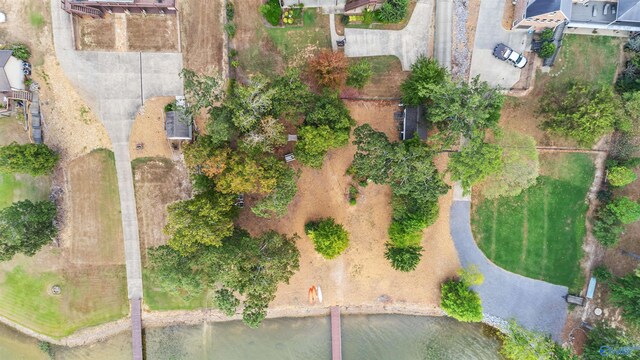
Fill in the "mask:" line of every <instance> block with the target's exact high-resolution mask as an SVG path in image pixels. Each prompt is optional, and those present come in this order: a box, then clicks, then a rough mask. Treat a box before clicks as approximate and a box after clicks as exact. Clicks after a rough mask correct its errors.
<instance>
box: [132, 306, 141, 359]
mask: <svg viewBox="0 0 640 360" xmlns="http://www.w3.org/2000/svg"><path fill="white" fill-rule="evenodd" d="M129 301H130V304H131V349H132V351H133V360H143V356H142V319H141V316H142V309H141V302H142V300H141V299H131V300H129Z"/></svg>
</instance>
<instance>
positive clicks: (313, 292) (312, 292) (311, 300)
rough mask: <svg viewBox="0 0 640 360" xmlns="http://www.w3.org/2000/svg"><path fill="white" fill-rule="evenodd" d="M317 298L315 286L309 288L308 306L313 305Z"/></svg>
mask: <svg viewBox="0 0 640 360" xmlns="http://www.w3.org/2000/svg"><path fill="white" fill-rule="evenodd" d="M317 297H318V292H317V290H316V287H315V286H312V287H310V288H309V304H311V305H313V304H314V303H315V302H316V299H317Z"/></svg>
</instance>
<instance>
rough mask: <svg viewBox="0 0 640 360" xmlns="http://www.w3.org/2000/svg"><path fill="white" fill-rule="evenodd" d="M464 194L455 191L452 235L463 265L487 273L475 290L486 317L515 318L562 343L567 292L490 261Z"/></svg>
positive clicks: (451, 222) (563, 287)
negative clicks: (478, 240) (480, 244)
mask: <svg viewBox="0 0 640 360" xmlns="http://www.w3.org/2000/svg"><path fill="white" fill-rule="evenodd" d="M461 193H462V192H461V191H457V192H455V189H454V194H457V196H455V197H454V201H453V204H452V205H451V220H450V226H451V236H452V237H453V242H454V244H455V247H456V250H457V251H458V256H459V258H460V263H461V264H462V266H464V267H467V266H469V265H476V266H477V267H478V268H479V269H480V271H481V272H482V273H483V274H484V278H485V280H484V283H483V284H482V285H480V286H476V287H475V289H476V290H477V291H478V293H479V294H480V298H481V299H482V307H483V310H484V313H485V315H490V316H494V317H498V318H501V319H503V320H509V319H515V320H516V321H517V322H518V324H520V325H522V326H524V327H525V328H527V329H532V330H537V331H542V332H545V333H547V334H550V335H551V336H552V337H553V338H554V340H556V341H560V340H561V334H562V329H563V327H564V323H565V322H566V319H567V303H566V301H565V300H564V296H565V295H567V292H568V289H567V288H566V287H565V286H558V285H553V284H549V283H547V282H544V281H539V280H533V279H530V278H527V277H524V276H521V275H517V274H514V273H511V272H508V271H506V270H503V269H501V268H499V267H498V266H496V265H495V264H493V263H492V262H491V261H489V259H487V257H486V256H485V255H484V253H482V251H481V250H480V249H479V248H478V246H477V245H476V242H475V241H474V239H473V234H472V233H471V225H470V220H471V218H470V208H471V202H470V201H469V198H468V197H462V196H461Z"/></svg>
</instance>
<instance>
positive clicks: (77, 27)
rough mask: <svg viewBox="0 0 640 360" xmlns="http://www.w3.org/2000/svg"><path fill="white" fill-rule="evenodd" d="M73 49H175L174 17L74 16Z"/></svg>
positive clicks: (175, 28) (175, 23)
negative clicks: (95, 17) (74, 46)
mask: <svg viewBox="0 0 640 360" xmlns="http://www.w3.org/2000/svg"><path fill="white" fill-rule="evenodd" d="M73 29H74V33H75V41H76V49H78V50H103V51H158V52H175V51H179V46H178V37H179V36H178V18H177V17H176V16H175V15H157V14H147V15H142V14H129V15H126V14H106V15H105V17H104V18H100V19H92V18H83V17H78V16H74V17H73Z"/></svg>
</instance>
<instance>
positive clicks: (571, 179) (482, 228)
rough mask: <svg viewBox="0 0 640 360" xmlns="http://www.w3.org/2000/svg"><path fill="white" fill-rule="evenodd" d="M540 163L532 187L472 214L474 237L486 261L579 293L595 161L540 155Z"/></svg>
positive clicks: (585, 157)
mask: <svg viewBox="0 0 640 360" xmlns="http://www.w3.org/2000/svg"><path fill="white" fill-rule="evenodd" d="M540 161H541V175H540V177H539V178H538V183H537V184H536V185H535V186H532V187H530V188H529V189H527V190H526V191H524V192H523V193H522V194H520V195H519V196H515V197H503V198H499V199H497V200H483V201H482V202H480V203H479V204H478V205H477V206H476V207H475V208H474V211H473V215H472V226H473V230H474V236H475V238H476V241H477V242H478V245H479V246H480V248H481V249H482V251H483V252H484V253H485V254H486V255H487V257H488V258H489V259H491V260H492V261H493V262H494V263H495V264H496V265H498V266H500V267H502V268H504V269H506V270H509V271H512V272H515V273H518V274H521V275H525V276H528V277H531V278H534V279H541V280H545V281H548V282H551V283H554V284H559V285H565V286H568V287H570V288H580V287H581V281H582V279H581V274H580V265H579V262H580V259H581V258H582V242H583V240H584V236H585V215H586V212H587V202H586V195H587V192H588V190H589V187H590V185H591V183H592V182H593V176H594V171H595V168H594V165H593V161H592V159H591V158H590V157H589V156H588V155H585V154H556V155H547V154H543V155H541V156H540Z"/></svg>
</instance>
